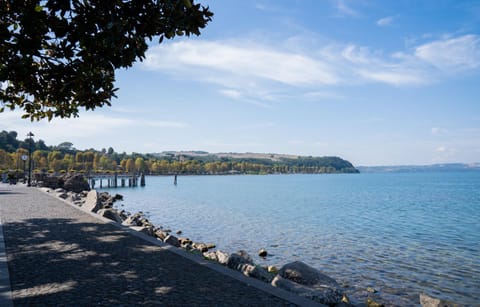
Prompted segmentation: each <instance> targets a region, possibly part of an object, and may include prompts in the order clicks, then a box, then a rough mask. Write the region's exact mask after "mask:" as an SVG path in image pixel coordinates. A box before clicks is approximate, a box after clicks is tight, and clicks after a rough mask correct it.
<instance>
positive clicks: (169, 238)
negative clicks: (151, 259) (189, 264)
mask: <svg viewBox="0 0 480 307" xmlns="http://www.w3.org/2000/svg"><path fill="white" fill-rule="evenodd" d="M163 241H164V242H165V243H168V244H170V245H173V246H175V247H180V242H179V241H178V239H177V237H175V236H172V235H168V236H167V237H166V238H165V240H163Z"/></svg>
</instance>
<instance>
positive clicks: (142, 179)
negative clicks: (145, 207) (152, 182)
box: [140, 173, 145, 187]
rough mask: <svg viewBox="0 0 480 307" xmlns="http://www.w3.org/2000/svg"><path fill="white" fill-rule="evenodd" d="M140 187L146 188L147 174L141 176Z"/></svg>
mask: <svg viewBox="0 0 480 307" xmlns="http://www.w3.org/2000/svg"><path fill="white" fill-rule="evenodd" d="M140 186H141V187H144V186H145V174H144V173H142V174H141V175H140Z"/></svg>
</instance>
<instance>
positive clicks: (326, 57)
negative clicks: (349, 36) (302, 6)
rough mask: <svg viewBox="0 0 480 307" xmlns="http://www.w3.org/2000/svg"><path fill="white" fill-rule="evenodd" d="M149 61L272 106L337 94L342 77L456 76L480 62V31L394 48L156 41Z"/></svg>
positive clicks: (358, 80) (405, 79)
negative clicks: (294, 98) (284, 100)
mask: <svg viewBox="0 0 480 307" xmlns="http://www.w3.org/2000/svg"><path fill="white" fill-rule="evenodd" d="M287 40H289V38H287ZM297 41H298V40H297ZM143 67H144V69H148V70H158V71H159V72H163V73H168V74H173V75H175V76H176V77H178V78H189V79H194V80H198V81H202V82H208V83H213V84H216V85H220V88H219V89H217V90H218V92H219V93H220V94H222V95H223V96H225V97H228V98H229V99H234V100H240V101H245V102H248V103H254V104H257V105H259V106H269V105H270V103H271V102H273V101H275V100H279V99H282V98H291V97H292V96H295V95H297V96H298V95H301V96H302V97H306V96H309V95H310V96H311V97H312V98H314V96H315V95H313V94H312V93H315V92H318V93H331V94H332V97H333V96H335V95H336V94H335V88H336V86H340V85H341V86H345V85H347V86H348V85H350V86H351V85H356V84H363V83H383V84H388V85H393V86H422V85H425V84H429V83H432V82H436V81H439V80H441V79H442V78H450V77H455V76H457V74H458V72H459V71H468V70H476V69H478V68H479V67H480V37H479V36H477V35H473V34H470V35H463V36H457V37H450V38H441V39H437V40H430V41H429V42H426V43H423V44H421V45H417V46H413V47H411V48H409V49H406V50H399V51H397V52H393V53H389V54H385V53H384V51H383V50H374V49H371V48H369V47H365V46H357V45H355V44H346V45H345V44H338V43H328V44H324V45H321V44H318V45H317V46H316V49H314V48H311V45H309V46H308V47H305V48H302V46H298V45H295V46H294V47H293V49H292V48H289V45H288V44H284V43H283V42H278V43H276V44H267V43H264V44H261V43H258V42H257V41H254V40H249V39H244V40H237V41H235V42H233V41H228V40H226V41H203V40H189V41H180V42H174V43H169V44H164V45H161V46H157V47H154V48H152V49H151V50H150V51H149V52H148V54H147V58H146V60H145V61H144V62H143ZM439 71H440V72H441V73H440V74H439ZM327 89H328V90H327ZM320 96H322V95H319V97H320ZM320 98H322V97H320Z"/></svg>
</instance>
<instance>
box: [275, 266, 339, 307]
mask: <svg viewBox="0 0 480 307" xmlns="http://www.w3.org/2000/svg"><path fill="white" fill-rule="evenodd" d="M277 277H280V278H277V281H276V282H275V284H276V286H278V287H280V288H284V289H286V290H289V291H290V290H292V292H296V291H298V293H299V294H300V293H303V294H300V295H303V296H308V297H311V298H312V299H314V300H315V301H317V302H320V303H322V304H327V305H334V304H338V303H340V302H341V301H342V297H343V292H342V291H341V290H340V285H339V284H338V283H337V282H336V281H335V279H333V278H331V277H329V276H327V275H325V274H323V273H321V272H320V271H318V270H317V269H315V268H312V267H311V266H309V265H307V264H305V263H303V262H301V261H295V262H291V263H288V264H286V265H284V266H283V267H282V268H281V269H280V270H279V271H278V275H277ZM274 281H275V279H274ZM292 282H293V284H292ZM273 284H274V283H273V281H272V285H273ZM297 285H298V286H301V287H297ZM305 288H307V289H309V290H308V291H307V290H306V289H305ZM296 293H297V292H296Z"/></svg>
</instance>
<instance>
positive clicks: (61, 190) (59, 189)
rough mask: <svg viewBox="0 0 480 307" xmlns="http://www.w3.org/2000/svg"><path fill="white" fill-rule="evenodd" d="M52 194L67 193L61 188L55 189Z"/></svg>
mask: <svg viewBox="0 0 480 307" xmlns="http://www.w3.org/2000/svg"><path fill="white" fill-rule="evenodd" d="M54 192H55V193H65V192H67V191H65V189H62V188H57V189H55V191H54Z"/></svg>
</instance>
